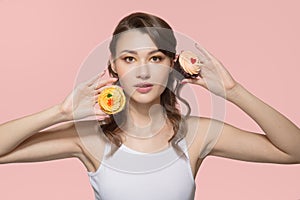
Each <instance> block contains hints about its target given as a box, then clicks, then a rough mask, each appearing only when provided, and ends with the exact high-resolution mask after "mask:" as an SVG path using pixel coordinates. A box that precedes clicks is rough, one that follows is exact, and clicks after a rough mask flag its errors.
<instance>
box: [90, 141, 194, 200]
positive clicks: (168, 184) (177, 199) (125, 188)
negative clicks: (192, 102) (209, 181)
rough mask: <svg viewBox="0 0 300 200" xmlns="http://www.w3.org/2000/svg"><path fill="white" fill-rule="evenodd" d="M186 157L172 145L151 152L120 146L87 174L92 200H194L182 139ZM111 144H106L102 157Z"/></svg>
mask: <svg viewBox="0 0 300 200" xmlns="http://www.w3.org/2000/svg"><path fill="white" fill-rule="evenodd" d="M179 146H180V148H181V149H182V150H183V151H184V154H185V155H186V158H187V159H185V158H184V155H183V154H181V155H180V157H179V156H178V154H176V151H175V149H174V147H173V146H172V145H170V146H169V147H168V148H167V149H164V150H162V151H159V152H155V153H143V152H138V151H135V150H133V149H130V148H128V147H126V146H125V145H124V144H122V146H121V147H120V148H119V149H118V150H117V151H116V152H115V153H114V154H113V156H110V157H105V156H103V159H102V162H101V164H100V166H99V168H98V169H97V170H96V171H95V172H87V173H88V176H89V180H90V183H91V186H92V188H93V190H94V193H95V199H96V200H100V199H101V200H120V199H122V200H154V199H155V200H194V196H195V190H196V184H195V180H194V177H193V174H192V170H191V166H190V161H189V155H188V149H187V145H186V141H185V139H182V140H181V141H180V142H179ZM110 149H111V143H106V145H105V151H104V152H105V154H104V155H107V154H108V153H109V152H110Z"/></svg>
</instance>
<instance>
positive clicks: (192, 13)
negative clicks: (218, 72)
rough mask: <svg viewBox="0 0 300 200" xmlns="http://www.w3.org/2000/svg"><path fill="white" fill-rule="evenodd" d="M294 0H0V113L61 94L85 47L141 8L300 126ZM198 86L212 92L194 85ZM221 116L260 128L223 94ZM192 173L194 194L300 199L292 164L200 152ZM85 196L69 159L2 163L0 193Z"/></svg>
mask: <svg viewBox="0 0 300 200" xmlns="http://www.w3.org/2000/svg"><path fill="white" fill-rule="evenodd" d="M299 7H300V3H299V1H298V0H285V1H279V0H276V1H275V0H265V1H260V0H252V1H239V0H227V1H221V0H220V1H216V0H209V1H207V0H206V1H204V0H203V1H202V0H201V1H199V0H198V1H196V0H194V1H192V0H185V1H183V2H180V3H179V2H176V1H153V0H152V1H149V0H147V1H123V2H122V3H116V2H114V1H107V2H105V3H104V2H103V1H95V0H94V1H91V0H90V1H86V0H85V1H83V0H81V1H71V0H68V1H58V0H51V1H50V0H48V1H37V0H36V1H33V0H28V1H20V0H19V1H17V0H11V1H8V0H0V25H1V29H0V36H1V37H0V66H1V67H0V91H1V104H0V113H1V115H0V122H1V123H4V122H6V121H9V120H13V119H16V118H19V117H23V116H25V115H29V114H32V113H36V112H38V111H41V110H42V109H45V108H48V107H50V106H52V105H54V104H57V103H59V102H61V101H63V99H64V98H65V97H66V95H67V94H69V92H71V89H72V87H73V83H74V80H75V78H76V74H77V72H78V70H79V68H80V65H81V63H82V62H83V60H84V59H85V58H86V56H87V55H88V54H89V52H90V51H91V50H92V49H93V48H94V47H95V46H96V45H98V44H99V43H101V42H102V41H104V40H106V39H107V38H108V37H110V35H111V33H112V31H113V29H114V27H115V26H116V24H117V23H118V21H119V20H120V19H121V18H122V17H124V16H125V15H127V14H129V13H131V12H133V11H145V12H149V13H153V14H156V15H158V16H161V17H162V18H164V19H165V20H166V21H168V22H169V23H170V24H171V26H172V27H173V28H174V30H176V31H179V32H181V33H184V34H186V35H188V36H190V37H191V38H193V39H195V40H197V41H199V43H200V44H202V45H203V46H204V47H206V48H207V49H208V50H209V51H210V52H211V53H213V54H214V55H215V56H216V57H217V58H218V59H219V60H221V61H222V63H223V64H224V65H225V67H226V68H227V69H228V70H229V71H230V73H231V74H232V76H233V77H234V78H235V79H236V80H237V81H239V82H240V83H241V84H242V85H243V86H244V87H246V88H247V89H248V90H249V91H251V92H252V93H253V94H255V95H256V96H258V97H259V98H260V99H262V100H263V101H265V102H267V103H268V104H269V105H271V106H272V107H274V108H276V109H277V110H278V111H280V112H281V113H283V114H284V115H286V116H287V117H288V118H289V119H290V120H292V121H293V122H294V123H295V124H297V125H298V126H299V125H300V112H299V105H298V104H299V102H300V94H299V73H300V69H299V66H300V60H299V57H300V52H299V46H300V40H299V35H300V26H299V19H300V13H299ZM199 94H201V95H203V99H205V98H206V99H208V98H209V97H210V96H209V93H208V92H207V91H205V90H204V89H203V88H200V86H199ZM204 115H205V111H204ZM225 121H226V122H228V123H231V124H233V125H235V126H237V127H240V128H242V129H246V130H251V131H256V132H261V129H260V128H259V127H258V125H257V124H256V123H255V122H254V121H253V120H252V119H251V118H250V117H249V116H247V115H246V114H245V113H244V112H243V111H241V110H240V109H239V108H237V107H236V106H235V105H233V104H231V103H229V102H228V103H227V111H226V119H225ZM12 134H13V133H12ZM282 134H285V133H282ZM196 181H197V191H196V198H195V199H205V200H215V199H244V200H245V199H249V200H250V199H251V200H252V199H272V200H277V199H278V200H282V199H300V165H279V164H262V163H249V162H242V161H235V160H229V159H224V158H217V157H208V158H207V159H206V160H205V161H204V163H203V165H202V166H201V168H200V170H199V172H198V176H197V178H196ZM171 184H172V183H170V187H172V185H171ZM93 198H94V194H93V191H92V188H91V186H90V184H89V180H88V176H87V174H86V169H85V167H84V166H83V164H81V163H80V162H79V160H76V159H75V158H74V159H64V160H56V161H47V162H40V163H22V164H20V163H18V164H7V165H1V166H0V199H10V200H16V199H44V200H47V199H49V200H50V199H74V200H75V199H76V200H82V199H93Z"/></svg>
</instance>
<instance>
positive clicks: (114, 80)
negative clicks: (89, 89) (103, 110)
mask: <svg viewBox="0 0 300 200" xmlns="http://www.w3.org/2000/svg"><path fill="white" fill-rule="evenodd" d="M117 80H118V78H109V79H105V80H101V81H99V82H97V83H96V84H95V85H94V89H95V90H98V89H99V88H101V87H103V86H106V85H108V84H110V83H113V82H116V81H117Z"/></svg>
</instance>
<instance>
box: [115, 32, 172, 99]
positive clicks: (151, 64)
mask: <svg viewBox="0 0 300 200" xmlns="http://www.w3.org/2000/svg"><path fill="white" fill-rule="evenodd" d="M171 65H173V62H171V59H170V58H169V57H168V56H166V55H165V54H163V53H162V52H161V51H159V50H158V48H157V47H156V46H155V44H154V43H153V41H152V40H151V38H150V37H149V35H148V34H145V33H141V32H140V31H137V30H132V31H126V32H125V33H122V35H120V37H119V38H118V41H117V45H116V57H115V59H114V60H112V59H111V66H112V69H113V70H114V71H115V72H116V73H117V74H118V76H119V80H120V84H121V86H122V87H123V89H124V91H125V93H126V95H127V96H129V97H130V100H131V101H132V100H133V101H136V102H139V103H151V102H154V101H157V100H159V99H160V95H161V94H162V92H163V91H164V89H165V87H166V85H167V82H168V77H169V73H170V71H171V70H172V68H171Z"/></svg>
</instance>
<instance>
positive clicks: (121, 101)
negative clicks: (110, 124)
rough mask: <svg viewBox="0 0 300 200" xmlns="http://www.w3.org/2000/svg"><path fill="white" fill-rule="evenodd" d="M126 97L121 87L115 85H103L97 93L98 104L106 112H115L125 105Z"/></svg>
mask: <svg viewBox="0 0 300 200" xmlns="http://www.w3.org/2000/svg"><path fill="white" fill-rule="evenodd" d="M125 102H126V97H125V94H124V92H123V89H122V88H121V87H119V86H117V85H109V86H105V87H103V90H102V91H101V93H100V94H99V97H98V104H99V106H100V108H101V110H102V111H103V112H105V113H106V114H109V115H111V114H116V113H118V112H120V111H122V110H123V109H124V107H125Z"/></svg>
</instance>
